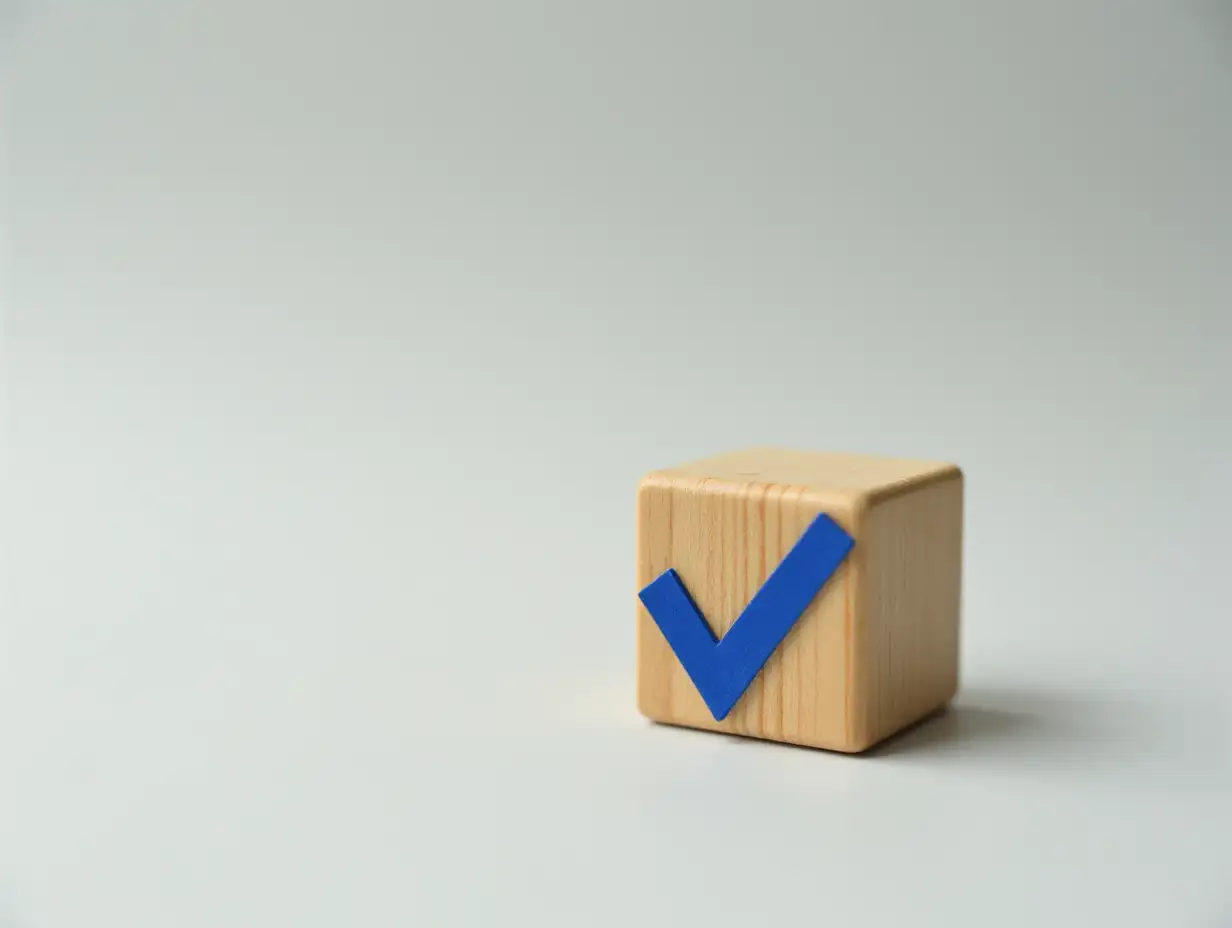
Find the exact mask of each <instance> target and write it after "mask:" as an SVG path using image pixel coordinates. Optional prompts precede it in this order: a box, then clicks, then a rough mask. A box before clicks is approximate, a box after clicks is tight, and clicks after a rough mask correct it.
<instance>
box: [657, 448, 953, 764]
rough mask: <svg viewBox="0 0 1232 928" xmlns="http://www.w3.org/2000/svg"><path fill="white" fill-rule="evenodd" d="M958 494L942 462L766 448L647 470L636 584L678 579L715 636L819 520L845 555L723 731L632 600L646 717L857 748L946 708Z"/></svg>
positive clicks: (950, 665)
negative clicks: (839, 540)
mask: <svg viewBox="0 0 1232 928" xmlns="http://www.w3.org/2000/svg"><path fill="white" fill-rule="evenodd" d="M947 486H948V489H946V487H947ZM955 489H956V490H957V495H955V492H954V491H955ZM961 496H962V480H961V474H960V473H959V472H958V471H957V468H952V467H949V466H948V465H933V464H929V463H927V462H902V461H894V460H887V459H882V458H862V457H857V456H852V455H821V454H808V453H800V452H790V451H779V450H775V449H769V450H762V449H750V450H748V451H741V452H734V453H733V454H730V455H723V456H720V457H717V458H712V459H708V460H706V461H699V462H695V463H693V464H689V465H684V466H682V467H679V468H672V469H668V470H663V471H657V472H655V473H652V474H649V475H647V476H646V477H645V478H644V479H643V481H642V483H641V485H640V486H639V488H638V494H637V587H638V589H639V590H642V589H644V588H645V587H646V586H647V585H648V584H650V583H651V582H652V581H654V580H656V579H657V578H659V577H660V576H662V575H663V574H664V573H665V572H666V571H668V570H674V571H675V573H676V575H677V576H678V578H679V580H680V581H681V582H682V583H683V585H684V587H685V589H686V590H687V592H688V595H689V596H690V597H691V598H692V600H693V602H694V604H695V605H696V606H697V608H698V611H700V613H701V615H702V616H703V617H704V619H705V621H706V623H707V624H708V625H709V627H710V630H711V632H712V633H713V635H714V637H715V638H721V637H722V636H723V635H724V634H725V633H726V632H727V630H728V629H729V628H730V626H731V625H732V623H733V622H734V621H735V620H736V618H737V616H739V615H740V613H741V611H742V610H743V609H744V608H745V606H746V605H747V604H748V603H749V600H750V599H751V598H752V597H753V595H754V594H755V593H756V592H757V591H758V590H759V589H760V588H761V587H762V585H763V584H764V583H765V581H766V579H767V578H768V577H769V576H770V574H771V572H773V571H774V570H775V568H776V567H777V566H778V565H779V563H780V562H781V561H782V559H783V557H784V556H785V555H786V554H787V553H788V552H789V551H790V550H791V549H792V547H793V546H794V545H795V544H796V543H797V541H798V540H799V539H800V538H801V536H802V534H803V533H804V532H805V530H806V529H807V528H808V526H809V525H810V524H811V523H812V522H813V520H814V518H816V517H817V516H818V515H819V514H821V513H824V514H826V515H828V516H830V518H831V519H833V520H834V522H835V523H837V524H838V526H840V527H841V528H842V529H843V530H844V531H845V532H846V533H847V534H848V535H850V536H851V537H852V539H853V540H854V545H853V547H852V548H851V550H850V551H849V552H848V554H847V556H846V557H845V558H844V559H843V560H842V561H841V563H839V565H838V567H837V569H835V570H834V572H833V574H831V575H830V576H829V577H828V579H827V580H826V581H825V582H824V584H823V585H822V586H821V589H820V591H819V592H818V593H817V594H816V595H815V596H814V597H813V598H812V599H811V600H810V601H809V603H808V605H807V606H806V607H805V608H804V611H803V612H802V613H801V614H800V616H799V618H798V619H797V620H796V621H795V622H794V624H793V625H792V627H791V630H790V631H789V632H788V633H787V635H786V636H785V637H784V638H783V640H782V641H781V642H780V643H779V645H778V646H777V647H776V648H774V650H773V652H772V653H771V655H770V657H769V659H768V660H767V661H766V662H765V664H764V665H762V667H761V669H760V671H759V672H758V673H757V674H756V676H755V677H754V678H753V680H752V682H751V683H750V684H749V686H748V688H747V689H746V690H745V691H744V693H743V695H742V696H741V697H740V699H739V700H738V701H737V702H736V704H735V706H734V707H733V708H732V710H731V712H730V713H729V714H728V715H727V716H726V718H723V719H722V720H716V719H715V717H714V716H713V715H712V713H711V711H710V710H709V709H708V708H707V706H706V704H705V702H704V701H703V700H702V697H701V695H700V693H699V692H698V689H697V687H696V686H695V685H694V682H693V681H692V680H691V679H690V677H689V675H688V673H687V672H686V671H685V669H684V666H683V665H682V664H681V662H680V660H679V659H678V658H677V656H676V654H675V653H674V652H673V650H672V647H671V645H669V644H668V641H667V639H666V638H665V637H664V635H663V633H662V632H661V631H660V629H659V627H658V626H657V625H656V623H655V621H654V619H653V618H651V615H650V613H649V611H648V610H647V608H646V607H645V605H643V604H642V603H641V602H640V601H639V602H638V604H637V702H638V708H639V710H640V711H641V713H642V714H643V715H645V716H646V717H648V718H650V719H653V720H655V721H658V722H666V723H670V724H676V725H684V726H688V727H693V728H701V729H707V730H712V731H720V732H726V733H729V734H738V735H748V736H752V737H757V738H765V739H769V740H774V741H784V742H789V743H793V744H799V745H806V746H810V747H819V748H826V749H830V750H838V751H847V752H855V751H862V750H864V749H866V748H867V747H869V746H871V744H873V743H875V742H876V741H879V740H881V739H882V738H884V737H885V736H886V735H888V734H890V733H892V732H893V731H895V730H898V729H899V728H901V727H903V726H904V725H906V724H909V723H910V722H911V721H914V720H915V719H916V718H919V717H922V716H923V715H925V714H927V713H928V712H929V711H932V710H933V709H935V708H937V706H939V705H941V704H942V703H944V702H945V701H948V699H949V698H950V697H951V696H952V695H953V689H954V687H956V685H957V625H958V601H957V593H958V586H959V583H958V574H957V568H958V560H959V558H960V550H959V549H960V547H961V520H962V513H961ZM926 704H928V705H927V707H925V706H926Z"/></svg>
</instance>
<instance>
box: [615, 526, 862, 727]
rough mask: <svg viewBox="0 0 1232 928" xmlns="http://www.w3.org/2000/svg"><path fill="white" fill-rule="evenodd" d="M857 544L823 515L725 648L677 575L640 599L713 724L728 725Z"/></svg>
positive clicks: (789, 554)
mask: <svg viewBox="0 0 1232 928" xmlns="http://www.w3.org/2000/svg"><path fill="white" fill-rule="evenodd" d="M854 544H855V542H854V541H853V540H852V538H851V536H850V535H848V534H847V533H846V532H845V531H843V530H842V528H840V527H839V526H838V524H837V523H835V521H834V520H833V519H831V518H830V517H829V516H828V515H826V514H825V513H822V514H821V515H819V516H818V517H817V518H816V519H814V520H813V522H812V524H811V525H809V527H808V528H807V529H805V531H804V534H803V535H801V536H800V540H799V541H797V542H796V543H795V545H794V546H792V549H791V550H790V551H788V552H787V556H786V557H784V558H783V560H782V561H781V562H780V563H779V566H778V567H776V568H775V569H774V570H773V571H772V572H771V574H770V576H769V577H767V578H766V582H765V583H763V584H762V586H761V589H759V590H758V591H757V593H756V594H754V596H753V598H752V600H750V601H749V604H748V605H747V606H746V607H745V609H744V611H743V612H741V613H740V615H739V617H738V618H737V619H736V621H735V622H734V623H733V624H732V626H731V628H729V629H728V630H727V634H725V635H724V636H723V638H722V640H717V639H716V638H715V637H714V633H713V632H711V631H710V626H709V625H707V624H706V620H705V619H704V618H703V617H702V614H701V611H700V610H699V609H698V608H697V606H696V605H695V604H694V602H693V599H692V597H690V596H689V593H688V591H687V590H686V589H685V588H684V584H683V583H682V582H681V581H680V577H679V576H677V574H676V571H675V570H667V571H665V572H664V573H662V574H660V575H659V576H658V578H656V579H655V580H654V581H652V582H651V583H650V584H649V585H647V586H646V587H645V588H643V589H642V591H641V592H640V593H638V598H639V599H641V601H642V604H643V605H644V606H645V607H646V610H647V611H648V612H649V613H650V617H651V618H652V619H654V622H655V624H656V625H658V626H659V630H660V631H661V632H663V637H664V638H666V639H667V643H668V644H669V645H670V646H671V649H672V651H674V652H675V654H676V657H677V658H678V659H679V661H680V663H681V665H683V667H684V669H685V672H686V673H687V674H688V675H689V679H690V680H692V681H693V685H694V686H696V687H697V691H698V692H699V693H700V694H701V697H702V699H703V700H705V703H706V706H707V708H709V709H710V714H711V715H713V716H714V718H715V721H720V722H721V721H722V720H723V719H725V718H727V714H728V713H729V712H731V710H732V707H733V706H734V705H735V704H736V702H737V701H738V700H739V699H740V697H741V696H743V695H744V691H745V690H746V689H748V686H749V684H750V683H752V682H753V678H754V677H756V676H757V674H758V672H759V671H760V670H761V668H762V666H763V665H764V664H765V663H766V661H768V660H769V659H770V655H771V654H773V653H774V649H775V648H777V647H778V646H779V643H780V642H781V641H782V640H783V639H784V638H785V637H786V636H787V633H788V632H789V631H791V627H792V626H793V625H795V624H796V620H797V619H799V618H800V616H801V614H803V612H804V610H805V609H806V608H807V607H808V604H809V603H811V602H812V601H813V597H815V596H816V595H817V593H818V591H819V590H820V589H821V588H822V587H823V586H825V583H826V581H827V580H829V579H830V577H831V576H832V575H833V574H834V572H835V571H836V570H838V567H839V565H840V564H842V563H843V558H845V557H846V556H847V552H848V551H850V550H851V548H852V545H854Z"/></svg>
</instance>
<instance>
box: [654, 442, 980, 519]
mask: <svg viewBox="0 0 1232 928" xmlns="http://www.w3.org/2000/svg"><path fill="white" fill-rule="evenodd" d="M957 474H958V468H957V467H956V466H955V465H953V464H950V463H946V462H942V461H925V460H917V459H911V458H891V457H877V456H873V455H867V454H846V453H841V452H829V451H793V450H791V449H787V448H744V449H740V450H737V451H729V452H727V453H725V454H717V455H714V456H713V457H709V458H702V459H700V460H697V461H690V462H688V463H685V464H681V465H678V466H676V467H667V468H662V469H660V470H657V471H654V472H653V473H651V474H648V475H647V477H646V478H645V479H646V480H647V481H653V480H660V481H665V482H668V483H679V484H681V485H687V484H688V483H689V482H690V481H697V480H706V481H713V482H715V483H716V484H719V483H724V484H732V485H734V486H735V487H746V486H747V485H749V484H769V485H771V486H783V487H791V488H799V489H800V490H802V491H804V492H805V493H807V494H808V495H809V496H811V497H814V498H816V499H817V500H818V501H819V502H824V503H827V504H831V505H835V506H838V507H845V508H847V509H853V508H854V507H856V506H858V505H859V504H860V503H861V502H862V501H865V500H868V499H870V498H876V497H879V496H885V495H888V494H891V493H894V492H900V491H903V490H909V489H911V488H913V487H918V486H921V485H923V484H925V483H928V482H929V481H932V480H938V479H945V478H947V477H953V476H956V475H957Z"/></svg>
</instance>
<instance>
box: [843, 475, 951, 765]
mask: <svg viewBox="0 0 1232 928" xmlns="http://www.w3.org/2000/svg"><path fill="white" fill-rule="evenodd" d="M963 489H964V481H963V476H962V473H961V471H959V470H958V469H957V468H954V469H953V470H952V471H951V472H949V473H946V474H943V475H940V476H939V477H938V478H937V479H936V480H934V481H932V482H930V483H928V484H926V485H924V486H921V487H918V488H915V489H912V490H911V491H909V492H905V493H901V494H893V495H889V496H887V497H885V498H882V499H876V498H874V499H873V500H871V501H870V505H869V510H868V513H867V516H866V524H865V532H864V538H863V541H864V544H863V546H862V550H861V552H860V562H859V563H860V578H861V584H860V588H859V590H858V591H857V600H858V602H859V612H860V615H861V617H862V619H863V621H862V622H860V623H858V625H857V628H856V630H855V637H854V641H853V644H854V649H855V650H854V654H853V659H852V691H853V702H854V708H853V716H854V718H853V726H854V730H855V735H856V740H857V742H858V748H859V749H860V750H864V749H867V748H869V747H871V746H873V745H874V744H876V743H878V742H880V741H882V740H883V739H885V738H887V737H889V736H890V735H893V734H894V733H896V732H898V731H900V730H902V729H903V728H905V727H907V726H909V725H911V724H912V723H914V722H917V721H919V720H920V719H922V718H924V717H926V716H927V715H929V714H930V713H932V712H934V711H936V710H937V709H939V708H941V707H942V706H944V705H945V704H946V703H948V702H949V701H950V699H952V698H953V696H954V694H955V693H956V692H957V691H958V685H959V662H960V640H959V639H960V630H961V609H962V544H963Z"/></svg>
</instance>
